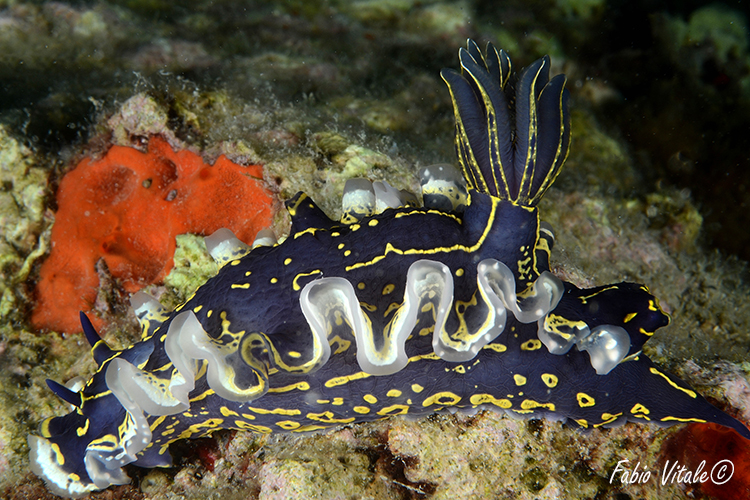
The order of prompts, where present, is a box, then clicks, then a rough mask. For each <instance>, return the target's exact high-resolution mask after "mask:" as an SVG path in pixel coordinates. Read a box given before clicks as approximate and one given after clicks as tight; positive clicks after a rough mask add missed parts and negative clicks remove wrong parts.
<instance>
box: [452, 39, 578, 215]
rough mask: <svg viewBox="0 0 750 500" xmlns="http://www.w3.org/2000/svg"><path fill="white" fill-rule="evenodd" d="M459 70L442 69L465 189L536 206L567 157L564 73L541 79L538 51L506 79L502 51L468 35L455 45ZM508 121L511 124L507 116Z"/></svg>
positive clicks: (545, 72)
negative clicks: (460, 45) (481, 47)
mask: <svg viewBox="0 0 750 500" xmlns="http://www.w3.org/2000/svg"><path fill="white" fill-rule="evenodd" d="M458 55H459V60H460V62H461V73H458V72H456V71H453V70H450V69H444V70H443V71H442V72H441V73H440V75H441V76H442V78H443V80H445V82H446V83H447V84H448V88H449V90H450V93H451V99H452V101H453V108H454V111H455V115H456V139H455V140H456V150H457V153H458V158H459V161H460V162H461V166H462V167H463V170H464V175H465V176H466V179H467V182H468V183H469V187H471V188H472V189H476V190H478V191H481V192H483V193H487V194H490V195H492V196H496V197H499V198H501V199H504V200H509V201H511V202H513V203H515V204H518V205H522V206H530V207H533V206H536V204H537V203H539V200H540V199H541V198H542V196H543V195H544V193H545V191H547V189H548V188H549V187H550V186H551V185H552V183H553V182H554V180H555V178H556V177H557V175H558V174H559V172H560V169H561V168H562V166H563V164H564V163H565V159H566V157H567V155H568V149H569V145H570V116H569V113H568V91H567V90H566V89H565V76H564V75H557V76H555V77H553V78H552V79H550V78H549V68H550V60H549V57H547V56H545V57H543V58H541V59H539V60H537V61H536V62H534V63H533V64H531V65H530V66H528V67H527V68H525V69H524V70H523V71H522V72H521V74H520V75H519V76H518V78H517V80H516V82H515V85H514V84H513V83H512V81H511V68H512V66H511V62H510V58H509V57H508V55H507V54H506V53H505V52H504V51H502V50H500V51H498V50H497V49H496V48H495V46H494V45H492V44H491V43H488V44H487V50H486V53H485V54H484V55H483V54H482V53H481V51H480V50H479V47H478V46H477V45H476V43H475V42H474V41H473V40H469V41H468V47H467V49H463V48H462V49H459V54H458ZM513 119H515V123H512V120H513Z"/></svg>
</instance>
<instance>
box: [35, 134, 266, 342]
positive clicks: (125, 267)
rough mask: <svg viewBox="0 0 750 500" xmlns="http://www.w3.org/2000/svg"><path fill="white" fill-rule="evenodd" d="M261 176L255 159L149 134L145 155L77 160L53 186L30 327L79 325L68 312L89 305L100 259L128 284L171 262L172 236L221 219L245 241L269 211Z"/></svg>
mask: <svg viewBox="0 0 750 500" xmlns="http://www.w3.org/2000/svg"><path fill="white" fill-rule="evenodd" d="M262 175H263V174H262V169H261V167H260V166H259V165H250V166H247V167H243V166H241V165H237V164H235V163H232V162H231V161H229V160H228V159H227V158H226V157H225V156H220V157H219V158H218V159H217V160H216V163H215V164H214V165H213V166H211V165H207V164H206V163H204V162H203V160H202V158H201V157H200V156H198V155H196V154H195V153H192V152H190V151H179V152H175V151H173V150H172V148H170V146H169V144H167V142H166V141H165V140H164V139H162V138H161V137H158V136H156V137H152V138H151V140H150V141H149V145H148V153H142V152H141V151H138V150H137V149H133V148H128V147H123V146H112V148H110V150H109V151H108V152H107V154H106V155H105V156H104V157H103V158H102V159H100V160H91V159H85V160H83V161H81V162H80V163H79V164H78V166H77V167H76V168H75V169H74V170H72V171H70V172H69V173H68V174H67V175H65V177H64V178H63V179H62V181H61V183H60V188H59V190H58V193H57V204H58V211H57V214H56V216H55V225H54V226H53V228H52V250H51V252H50V255H49V258H47V260H46V261H45V262H44V264H43V265H42V268H41V271H40V279H39V283H38V284H37V288H36V299H37V302H36V306H35V309H34V311H33V313H32V316H31V322H32V324H33V326H34V327H35V328H37V329H50V330H55V331H58V332H67V333H71V332H78V331H81V327H80V324H79V322H78V311H84V312H86V311H90V310H91V307H92V304H93V302H94V300H95V299H96V294H97V287H98V285H99V278H98V276H97V273H96V262H97V261H98V260H99V259H100V258H102V259H104V260H105V262H106V264H107V267H108V268H109V271H110V273H111V274H112V276H114V277H115V278H118V279H119V281H120V283H121V284H122V286H123V288H124V289H125V290H127V291H128V292H135V291H137V290H139V289H140V288H142V287H143V286H145V285H147V284H150V283H157V282H160V281H162V280H163V279H164V277H165V276H166V275H167V274H168V273H169V271H170V270H171V269H172V265H173V262H172V257H173V255H174V251H175V236H176V235H178V234H182V233H198V234H210V233H212V232H213V231H216V230H217V229H219V228H222V227H226V228H229V229H231V230H232V231H233V232H234V233H235V234H236V235H237V237H238V238H239V239H240V240H243V241H246V242H251V241H252V240H253V239H254V238H255V233H257V232H258V231H259V230H260V229H263V228H265V227H268V226H270V225H271V219H272V216H273V198H272V195H271V194H270V193H269V191H268V190H267V189H266V187H265V185H264V183H263V181H262ZM92 320H93V321H94V325H95V326H96V327H101V324H97V323H100V322H97V321H96V318H95V317H92Z"/></svg>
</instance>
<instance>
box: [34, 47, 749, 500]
mask: <svg viewBox="0 0 750 500" xmlns="http://www.w3.org/2000/svg"><path fill="white" fill-rule="evenodd" d="M459 59H460V62H461V73H458V72H455V71H452V70H444V71H443V72H442V73H441V76H442V77H443V79H444V80H445V82H446V83H447V84H448V88H449V90H450V93H451V97H452V101H453V106H454V111H455V116H456V148H457V152H458V156H459V161H460V163H461V166H462V169H463V178H464V179H465V181H464V179H462V178H461V176H460V175H459V174H457V173H456V172H454V171H452V170H451V169H450V168H448V167H447V166H433V167H428V168H426V169H423V171H422V173H421V175H422V194H423V197H424V206H423V207H419V206H416V203H415V200H414V199H413V197H410V196H409V195H408V194H407V193H403V192H399V191H397V190H395V189H393V188H391V187H390V186H389V185H388V184H387V183H380V182H376V183H373V184H371V183H369V182H368V181H364V180H355V181H350V183H348V184H347V187H346V190H345V195H344V200H343V208H344V216H343V217H342V220H341V221H340V222H337V221H333V220H331V219H329V218H328V217H327V216H326V215H325V214H324V213H323V212H322V211H321V210H320V209H319V208H318V207H317V206H316V205H315V204H314V203H313V202H312V200H310V198H308V197H307V196H306V195H305V194H303V193H299V194H297V195H296V196H295V197H294V198H292V199H291V200H289V201H287V208H288V210H289V213H290V215H291V218H292V228H291V233H290V235H289V237H288V238H287V239H286V240H285V241H283V242H282V243H278V242H276V240H275V238H274V237H273V235H272V234H268V233H263V234H259V237H258V238H257V239H256V241H255V242H254V244H253V246H252V247H250V246H248V245H245V244H244V243H241V242H240V241H238V240H237V239H236V238H234V237H233V235H232V234H231V233H229V232H228V231H225V230H222V231H219V232H217V233H215V234H214V235H212V236H210V237H208V238H206V244H207V247H208V249H209V251H210V252H211V254H212V255H213V256H214V258H215V259H216V260H217V261H219V263H221V264H222V267H221V270H220V271H219V273H218V274H217V275H216V276H215V277H213V278H211V279H210V280H208V281H207V282H206V283H205V284H204V285H203V286H201V287H200V288H199V289H198V290H197V291H196V292H195V294H194V295H193V296H192V297H191V298H190V299H188V300H187V301H186V302H185V303H184V304H182V305H181V306H179V307H177V308H176V309H175V310H174V311H170V312H167V311H165V310H163V309H162V308H161V306H160V305H159V304H158V302H156V301H155V300H154V299H151V298H150V297H148V296H147V295H145V294H142V293H140V292H139V293H138V294H136V295H135V296H134V297H133V299H132V303H133V307H134V309H135V312H136V315H137V316H138V318H139V320H140V321H141V324H142V325H143V337H142V340H141V341H140V342H138V343H137V344H135V345H133V346H131V347H129V348H127V349H125V350H122V351H113V350H111V349H110V348H109V347H108V346H106V345H105V344H104V342H103V341H101V340H100V339H99V336H98V335H97V333H96V332H95V331H94V329H93V328H92V327H91V324H90V323H89V321H88V319H87V318H86V317H85V316H83V315H82V318H81V319H82V324H83V328H84V331H85V333H86V337H87V338H88V340H89V341H90V342H91V343H92V345H93V349H92V353H93V355H94V358H95V360H96V361H97V364H98V370H97V372H96V373H95V374H94V376H93V377H92V378H91V380H89V381H88V382H87V383H86V384H85V386H83V388H82V389H81V390H79V391H77V392H76V391H74V390H72V388H67V387H65V386H63V385H60V384H58V383H56V382H53V381H48V385H49V386H50V388H51V389H52V390H53V391H54V392H55V393H56V394H57V395H58V396H60V397H61V398H62V399H63V400H65V401H66V402H68V403H70V404H71V405H73V406H74V407H75V409H74V411H72V412H71V413H70V414H68V415H66V416H63V417H54V418H51V419H48V420H46V421H45V422H44V423H43V424H42V430H41V434H42V435H41V437H38V436H30V437H29V446H30V448H31V454H30V462H31V467H32V469H33V470H34V472H36V473H37V474H38V475H40V476H41V477H43V478H44V479H45V480H46V482H47V485H48V486H49V488H50V489H51V490H53V491H54V492H55V493H58V494H60V495H63V496H67V497H77V496H82V495H84V494H86V493H88V492H90V491H95V490H98V489H102V488H106V487H107V486H109V485H112V484H123V483H127V482H128V481H129V478H128V477H127V476H126V475H125V473H124V472H123V470H122V467H123V466H124V465H126V464H130V463H132V464H135V465H138V466H142V467H155V466H168V465H170V464H171V457H170V455H169V450H168V447H169V444H170V443H172V442H174V441H177V440H180V439H186V438H192V437H199V436H204V435H206V434H209V433H211V432H213V431H215V430H217V429H226V428H230V429H247V430H251V431H253V432H260V433H270V432H278V431H291V432H305V431H313V430H317V429H323V428H327V427H331V426H337V425H342V424H350V423H356V422H366V421H372V420H376V419H380V418H385V417H389V416H392V415H403V414H409V415H424V414H428V413H431V412H434V411H438V410H441V409H445V408H448V407H456V408H465V409H475V408H492V409H495V410H504V411H507V412H512V413H513V414H520V415H526V416H540V415H550V416H552V417H553V418H562V419H567V420H568V422H570V423H571V424H573V425H576V426H580V427H583V428H592V427H599V426H605V427H609V426H613V425H619V424H622V423H624V422H626V421H632V422H644V423H645V422H651V423H657V424H662V425H670V424H674V423H679V422H715V423H718V424H721V425H724V426H727V427H731V428H733V429H735V430H736V431H737V432H739V433H740V434H741V435H742V436H744V437H745V438H748V439H750V431H749V430H748V429H747V428H746V427H745V426H744V425H743V424H741V423H740V422H738V421H737V420H735V419H733V418H732V417H730V416H729V415H727V414H725V413H723V412H722V411H720V410H718V409H717V408H715V407H714V406H712V405H711V404H709V403H708V402H707V401H706V400H705V399H704V398H703V397H701V396H700V395H699V394H697V393H696V392H695V391H693V390H692V389H691V388H690V387H689V386H687V385H686V384H685V383H684V382H682V381H680V380H679V379H677V378H675V377H673V376H672V375H669V374H667V373H665V372H663V371H662V370H660V369H659V368H658V367H656V366H655V365H654V364H653V363H652V362H651V361H650V360H649V359H648V358H647V357H646V356H645V355H644V354H643V353H642V351H641V349H642V346H643V344H644V343H645V342H646V341H647V340H648V339H649V337H650V336H651V335H653V333H654V331H655V330H656V329H658V328H659V327H661V326H664V325H666V324H667V323H668V321H669V318H668V317H667V315H665V314H664V313H663V312H662V311H661V309H660V308H659V304H658V302H657V300H656V298H655V297H653V296H652V295H651V294H650V293H649V291H648V289H647V288H646V287H645V286H643V285H638V284H633V283H618V284H613V285H607V286H602V287H597V288H591V289H585V290H582V289H579V288H577V287H575V286H574V285H572V284H569V283H564V282H562V281H560V280H559V279H558V278H556V277H555V276H554V275H552V274H551V273H550V272H549V255H550V250H551V248H552V243H553V236H552V232H551V230H550V228H549V227H548V226H546V225H545V224H544V223H540V221H539V214H538V210H537V209H536V205H537V203H538V202H539V200H540V199H541V197H542V196H543V194H544V192H545V191H546V190H547V189H548V188H549V186H550V185H551V184H552V182H553V181H554V179H555V177H556V176H557V174H558V173H559V171H560V168H561V167H562V165H563V163H564V161H565V158H566V156H567V152H568V145H569V136H570V126H569V117H568V105H567V91H566V90H565V88H564V87H565V77H564V76H563V75H558V76H555V77H553V78H552V79H550V78H549V66H550V63H549V58H547V57H545V58H543V59H540V60H538V61H536V62H535V63H533V64H532V65H531V66H529V67H527V68H525V69H524V70H523V71H521V72H520V74H519V75H518V76H516V75H514V74H513V73H512V71H511V61H510V59H509V58H508V56H507V55H506V54H505V52H503V51H498V50H496V49H495V47H493V46H492V44H488V46H487V51H486V53H485V54H482V53H481V52H480V50H479V48H478V47H477V46H476V44H474V42H472V41H469V44H468V49H461V50H460V51H459ZM464 182H465V183H464ZM467 188H468V189H467Z"/></svg>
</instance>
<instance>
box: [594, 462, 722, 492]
mask: <svg viewBox="0 0 750 500" xmlns="http://www.w3.org/2000/svg"><path fill="white" fill-rule="evenodd" d="M733 475H734V464H733V463H732V461H731V460H726V459H725V460H719V461H718V462H716V463H715V464H712V465H708V464H706V461H705V460H703V461H702V462H701V463H700V464H699V465H698V467H696V468H695V469H694V470H691V469H690V468H688V466H686V465H683V464H680V462H679V461H674V462H672V461H670V460H667V461H666V462H665V463H664V468H662V469H661V470H658V469H657V470H654V472H653V474H652V472H651V471H650V470H648V468H647V467H646V468H644V467H641V463H640V462H638V463H636V464H635V467H633V468H630V460H627V459H626V460H620V461H619V462H617V466H615V470H614V471H612V475H611V476H610V477H609V484H612V483H613V482H615V481H617V480H619V481H620V482H621V483H623V484H635V483H640V484H644V483H648V482H649V481H651V480H652V479H653V480H657V481H660V482H661V484H662V486H664V485H667V484H677V483H680V484H696V483H707V482H709V481H710V482H712V483H713V484H724V483H726V482H727V481H729V480H730V479H732V476H733Z"/></svg>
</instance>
